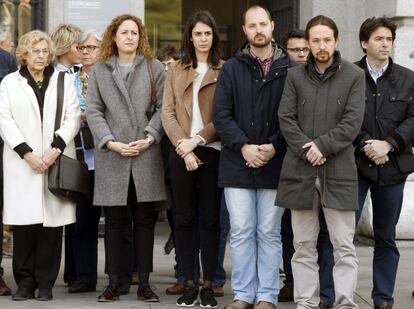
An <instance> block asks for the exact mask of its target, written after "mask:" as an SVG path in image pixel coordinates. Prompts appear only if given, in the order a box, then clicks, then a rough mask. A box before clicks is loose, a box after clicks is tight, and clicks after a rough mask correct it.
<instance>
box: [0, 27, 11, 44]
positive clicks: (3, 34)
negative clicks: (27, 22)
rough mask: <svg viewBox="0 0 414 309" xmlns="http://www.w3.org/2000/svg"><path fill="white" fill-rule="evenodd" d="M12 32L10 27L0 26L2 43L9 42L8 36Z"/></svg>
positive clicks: (0, 40)
mask: <svg viewBox="0 0 414 309" xmlns="http://www.w3.org/2000/svg"><path fill="white" fill-rule="evenodd" d="M9 32H10V26H7V25H4V24H0V43H1V42H4V41H6V40H7V35H8V34H9Z"/></svg>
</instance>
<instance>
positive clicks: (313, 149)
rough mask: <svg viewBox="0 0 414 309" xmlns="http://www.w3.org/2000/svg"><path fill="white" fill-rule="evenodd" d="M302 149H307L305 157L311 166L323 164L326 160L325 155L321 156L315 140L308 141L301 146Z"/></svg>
mask: <svg viewBox="0 0 414 309" xmlns="http://www.w3.org/2000/svg"><path fill="white" fill-rule="evenodd" d="M302 149H304V150H307V151H306V154H305V157H306V160H308V162H309V163H310V164H312V166H321V165H324V164H325V162H326V157H324V156H323V154H322V152H321V151H320V150H319V148H318V146H316V144H315V142H313V141H312V142H308V143H306V144H305V145H303V146H302Z"/></svg>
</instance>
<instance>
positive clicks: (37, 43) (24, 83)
mask: <svg viewBox="0 0 414 309" xmlns="http://www.w3.org/2000/svg"><path fill="white" fill-rule="evenodd" d="M16 58H17V63H18V64H19V65H20V69H19V71H17V72H14V73H11V74H9V75H7V76H6V77H5V78H4V79H3V81H2V83H1V85H0V134H1V137H2V138H3V140H4V155H3V157H4V162H3V163H4V164H3V172H4V212H3V223H5V224H8V225H13V235H14V251H13V275H14V278H15V281H16V283H17V291H16V292H15V294H14V295H13V298H12V299H13V300H27V299H29V298H33V297H34V292H35V290H36V289H38V290H39V292H38V294H37V296H36V298H37V299H38V300H51V299H52V298H53V296H52V288H53V285H54V283H55V281H56V278H57V276H58V273H59V267H60V259H61V251H62V226H64V225H66V224H71V223H73V222H75V207H74V204H72V203H71V202H67V201H63V200H61V199H59V198H57V197H56V196H55V195H53V194H52V193H51V192H50V191H49V189H48V170H49V167H50V166H51V165H52V164H53V163H54V162H55V161H56V159H57V158H58V157H59V155H60V154H61V153H64V154H65V155H66V156H69V157H72V158H74V157H75V155H76V154H75V145H74V142H73V140H74V137H75V136H76V134H77V133H78V131H79V124H80V109H79V102H78V99H77V97H76V89H75V87H74V85H73V80H72V79H71V78H70V77H69V76H68V75H67V74H65V76H64V93H63V97H64V99H63V106H62V117H61V119H62V120H61V123H60V128H59V129H58V130H56V132H55V116H56V109H57V95H58V82H57V81H58V72H55V70H54V68H53V65H51V64H50V63H51V61H52V59H53V42H52V41H51V39H50V38H49V36H48V35H47V34H46V33H44V32H41V31H37V30H35V31H31V32H29V33H26V34H25V35H23V36H22V37H21V38H20V40H19V44H18V47H17V50H16Z"/></svg>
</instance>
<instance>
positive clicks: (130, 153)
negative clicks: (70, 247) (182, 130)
mask: <svg viewBox="0 0 414 309" xmlns="http://www.w3.org/2000/svg"><path fill="white" fill-rule="evenodd" d="M150 74H151V75H152V76H150ZM151 78H152V79H153V80H154V83H155V86H156V87H155V89H154V93H155V92H156V93H155V94H156V99H155V100H151V93H152V91H151ZM163 85H164V67H163V66H162V64H161V63H160V62H158V61H157V60H155V59H154V60H152V55H151V51H150V48H149V45H148V42H147V36H146V32H145V27H144V25H143V24H142V21H141V20H140V19H139V18H137V17H135V16H132V15H121V16H118V17H115V18H114V19H113V20H112V22H111V24H110V25H109V26H108V28H107V29H106V31H105V34H104V38H103V41H102V46H101V50H100V61H99V62H98V63H97V64H95V66H94V68H93V71H92V73H91V74H90V77H89V89H88V94H87V101H88V107H87V110H86V117H87V121H88V123H89V127H90V129H91V131H92V133H93V135H94V138H95V143H96V153H95V192H94V205H97V206H104V210H105V221H106V226H105V254H106V262H107V272H108V275H109V285H108V287H107V288H106V289H105V291H104V292H103V293H102V294H101V295H100V296H99V297H98V301H102V302H108V301H114V300H117V299H118V298H119V295H120V290H119V284H120V282H119V275H120V268H121V263H122V262H121V261H122V259H121V254H122V253H121V251H122V250H121V238H122V234H123V229H124V225H125V224H127V223H126V222H127V217H128V211H129V210H128V208H130V213H131V214H132V219H133V222H134V242H135V250H136V252H135V256H136V263H137V267H138V271H139V277H140V282H139V287H138V291H137V295H138V298H139V299H142V300H144V301H158V300H159V299H158V296H157V295H156V294H155V293H154V292H153V291H152V290H151V288H150V285H149V282H148V279H149V273H150V272H152V252H153V246H154V226H155V222H156V219H157V210H156V206H155V204H156V203H155V202H158V201H162V200H165V198H166V196H165V187H164V171H163V161H162V157H161V149H160V145H159V142H160V140H161V136H162V134H163V133H162V132H163V131H162V125H161V119H160V111H161V100H162V89H163ZM127 205H128V207H127Z"/></svg>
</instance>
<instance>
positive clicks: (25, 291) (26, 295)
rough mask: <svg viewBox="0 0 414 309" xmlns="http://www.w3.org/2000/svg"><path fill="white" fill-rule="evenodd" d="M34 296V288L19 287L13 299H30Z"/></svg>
mask: <svg viewBox="0 0 414 309" xmlns="http://www.w3.org/2000/svg"><path fill="white" fill-rule="evenodd" d="M31 298H34V290H31V289H29V288H26V287H23V286H22V287H18V288H17V291H16V293H14V294H13V296H12V300H28V299H31Z"/></svg>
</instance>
